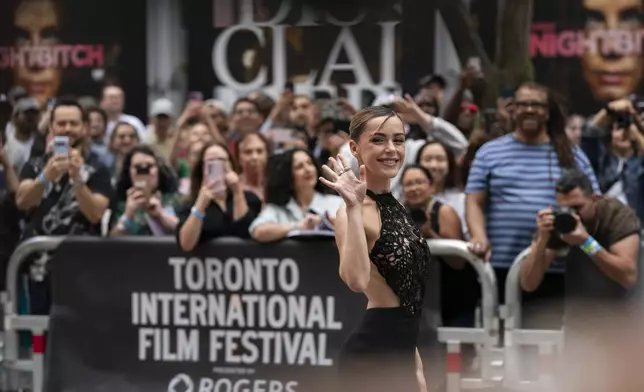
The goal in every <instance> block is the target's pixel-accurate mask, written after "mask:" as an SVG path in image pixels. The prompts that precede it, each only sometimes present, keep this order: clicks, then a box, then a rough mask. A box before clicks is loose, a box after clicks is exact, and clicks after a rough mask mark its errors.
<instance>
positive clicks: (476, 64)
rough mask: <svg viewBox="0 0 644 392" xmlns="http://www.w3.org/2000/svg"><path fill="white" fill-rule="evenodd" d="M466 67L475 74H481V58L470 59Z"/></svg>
mask: <svg viewBox="0 0 644 392" xmlns="http://www.w3.org/2000/svg"><path fill="white" fill-rule="evenodd" d="M467 66H468V67H471V68H473V69H475V70H476V71H477V72H481V58H480V57H470V58H469V59H468V60H467Z"/></svg>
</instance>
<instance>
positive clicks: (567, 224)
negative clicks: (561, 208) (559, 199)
mask: <svg viewBox="0 0 644 392" xmlns="http://www.w3.org/2000/svg"><path fill="white" fill-rule="evenodd" d="M554 226H555V230H556V231H557V232H558V233H559V234H568V233H571V232H572V231H573V230H575V227H576V226H577V221H576V220H575V217H574V216H572V214H571V213H569V212H559V213H556V214H555V223H554Z"/></svg>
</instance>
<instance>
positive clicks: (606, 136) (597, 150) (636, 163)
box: [581, 99, 644, 220]
mask: <svg viewBox="0 0 644 392" xmlns="http://www.w3.org/2000/svg"><path fill="white" fill-rule="evenodd" d="M636 106H637V107H639V106H640V105H635V104H633V102H632V101H631V100H630V99H620V100H618V101H613V102H610V103H608V105H606V108H605V109H602V110H600V111H599V113H597V115H596V116H595V117H594V119H593V120H592V121H591V123H590V124H589V126H588V127H586V128H585V129H584V131H583V133H582V138H581V148H582V149H583V150H584V152H585V153H586V155H587V156H588V159H589V160H590V162H591V165H592V166H593V169H594V171H595V173H597V178H598V180H599V185H600V188H601V191H602V193H603V194H605V195H606V196H611V197H614V198H616V199H619V200H620V201H621V202H622V203H624V204H628V205H629V206H631V207H632V208H633V209H634V210H635V211H636V212H637V216H638V217H639V218H640V220H643V219H644V125H643V124H642V121H641V118H640V117H639V115H638V112H637V110H636V108H635V107H636Z"/></svg>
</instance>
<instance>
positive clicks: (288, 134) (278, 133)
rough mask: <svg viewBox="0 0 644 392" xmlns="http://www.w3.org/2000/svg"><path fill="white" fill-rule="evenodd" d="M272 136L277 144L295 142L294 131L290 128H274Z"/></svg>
mask: <svg viewBox="0 0 644 392" xmlns="http://www.w3.org/2000/svg"><path fill="white" fill-rule="evenodd" d="M271 135H272V137H273V142H274V143H275V144H282V143H288V142H290V141H292V140H293V131H292V130H291V129H288V128H273V129H272V130H271Z"/></svg>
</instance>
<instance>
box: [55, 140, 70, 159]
mask: <svg viewBox="0 0 644 392" xmlns="http://www.w3.org/2000/svg"><path fill="white" fill-rule="evenodd" d="M54 155H65V156H69V137H68V136H55V137H54Z"/></svg>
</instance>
